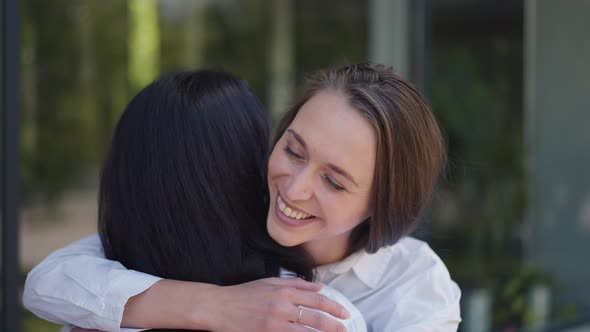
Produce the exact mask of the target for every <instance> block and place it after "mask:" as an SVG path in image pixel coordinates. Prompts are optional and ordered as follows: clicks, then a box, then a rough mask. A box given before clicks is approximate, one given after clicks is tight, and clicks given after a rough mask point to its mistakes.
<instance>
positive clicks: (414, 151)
mask: <svg viewBox="0 0 590 332" xmlns="http://www.w3.org/2000/svg"><path fill="white" fill-rule="evenodd" d="M302 91H303V93H302V95H301V97H300V99H299V100H298V102H296V103H295V105H294V106H293V107H292V108H291V109H290V110H289V111H288V112H287V113H286V115H285V116H284V118H283V119H282V121H281V123H280V124H279V127H278V131H277V136H276V139H275V141H274V145H273V150H272V153H271V156H270V158H269V162H268V176H267V179H268V189H269V193H270V199H269V203H270V204H269V209H268V214H267V220H266V229H267V230H268V234H269V235H270V237H271V238H272V239H273V240H275V241H276V242H278V243H279V244H281V245H283V246H285V247H296V246H301V247H303V248H304V249H305V254H307V255H309V256H310V258H311V259H312V262H313V265H314V267H315V276H316V280H317V281H320V282H322V283H324V284H326V285H328V286H332V287H333V288H335V289H336V290H338V291H340V292H341V293H342V294H343V295H345V296H346V297H347V298H348V299H349V300H350V301H351V302H352V303H353V304H354V305H356V307H357V308H358V309H359V311H360V312H361V313H362V315H363V316H364V318H365V321H366V322H367V330H368V331H373V332H377V331H399V332H401V331H440V332H442V331H445V332H446V331H455V330H456V329H457V327H458V324H459V322H460V320H461V318H460V313H459V298H460V291H459V289H458V287H457V285H456V284H455V283H454V282H453V281H452V280H451V278H450V276H449V273H448V271H447V269H446V267H445V265H444V264H443V263H442V261H441V260H440V259H439V258H438V256H437V255H436V254H435V253H434V252H433V251H432V250H431V249H430V247H429V246H428V245H427V244H426V243H424V242H422V241H419V240H416V239H413V238H411V237H409V236H408V235H409V234H410V233H411V232H412V231H413V230H414V229H415V227H416V226H417V225H418V223H419V222H420V219H421V218H420V217H421V213H422V211H423V210H424V208H425V206H426V204H427V203H428V201H429V200H430V197H431V194H432V191H433V188H434V186H435V183H436V181H437V178H438V176H439V173H440V172H441V169H442V168H443V166H444V162H445V156H446V154H445V145H444V141H443V139H442V135H441V132H440V129H439V127H438V125H437V123H436V120H435V118H434V115H433V114H432V112H431V111H430V108H429V106H428V104H427V102H426V100H425V99H424V97H423V96H422V95H421V94H420V92H418V91H417V90H416V89H415V88H414V87H413V86H412V85H411V84H410V83H408V82H406V81H404V80H403V79H401V78H400V77H398V76H397V75H395V74H394V73H393V70H392V69H391V68H389V67H385V66H381V65H371V64H358V65H348V66H344V67H341V68H336V69H329V70H325V71H321V72H319V73H317V74H316V75H313V76H312V77H311V78H310V79H309V80H308V81H307V83H306V84H305V85H304V86H303V90H302ZM242 144H243V143H242ZM232 166H234V167H235V165H232ZM224 175H225V174H224ZM240 189H243V188H240ZM195 222H196V221H195ZM262 222H264V220H262ZM203 241H205V239H204V240H203ZM85 245H86V247H89V248H90V249H91V250H89V248H84V245H82V244H81V243H78V244H77V245H76V244H74V245H72V246H71V247H68V248H65V249H64V250H62V251H61V252H60V253H56V254H53V255H52V256H50V258H48V259H47V260H46V261H44V262H42V263H41V264H40V266H39V267H37V268H36V269H35V270H33V271H32V272H31V274H30V275H29V278H28V281H27V285H26V289H25V300H26V301H25V303H26V304H27V305H28V308H29V309H31V310H33V311H35V312H37V313H38V314H39V315H45V316H51V315H59V319H61V320H63V321H66V322H69V323H73V324H76V323H86V317H87V316H92V318H93V320H95V321H96V322H99V323H101V324H97V325H95V326H99V327H102V326H109V327H111V328H112V327H113V322H114V324H115V328H118V326H119V325H121V324H122V325H123V326H144V327H161V328H169V327H177V328H184V329H195V328H200V329H206V330H215V331H279V330H280V331H301V330H300V328H301V327H300V326H299V325H297V324H293V323H303V324H305V325H311V323H315V325H314V327H315V328H317V329H318V330H322V331H341V330H338V329H337V325H331V326H332V328H331V327H330V326H329V325H328V323H327V320H325V321H320V320H321V319H325V316H323V315H319V314H318V313H317V311H314V310H312V309H324V310H327V311H330V310H331V311H330V312H331V313H332V314H334V315H338V314H339V313H340V314H341V315H340V316H346V315H342V312H339V311H338V310H335V308H334V307H330V306H325V304H326V302H325V301H326V300H323V297H317V294H315V293H313V292H310V291H312V290H313V289H314V288H313V287H311V286H310V285H309V284H304V283H296V282H295V281H293V280H290V281H289V282H287V281H286V280H280V281H277V280H275V279H261V280H257V281H253V282H249V283H244V284H240V285H236V286H224V287H218V286H212V285H207V284H202V283H190V282H188V283H180V284H179V283H175V282H173V281H171V280H158V279H157V278H153V277H151V276H146V275H137V274H134V273H133V271H127V270H125V269H122V268H121V267H120V266H117V265H116V264H117V263H116V262H111V261H108V260H105V259H104V257H100V254H96V251H100V248H96V244H89V243H85ZM295 249H297V248H295ZM76 256H82V257H83V258H84V259H83V265H82V264H81V263H76V261H75V257H76ZM97 256H98V257H97ZM89 257H91V258H92V260H89ZM80 262H82V261H80ZM92 266H95V267H96V268H94V267H92ZM98 267H100V268H98ZM105 268H106V269H107V271H105ZM196 268H197V269H206V268H207V267H206V266H198V267H196ZM78 269H85V270H86V271H88V269H92V270H96V271H94V272H96V273H86V274H85V275H84V276H83V277H80V276H78V275H76V276H75V277H74V278H72V277H71V276H69V275H68V273H67V272H62V271H76V270H78ZM43 271H52V272H53V274H52V275H51V276H46V275H45V274H44V273H43ZM55 271H58V272H57V273H55ZM99 272H100V273H99ZM100 275H106V276H107V277H100ZM115 275H120V276H122V278H123V279H124V280H126V282H119V280H118V278H116V277H114V276H115ZM150 278H151V279H150ZM71 280H75V282H72V281H71ZM85 285H94V286H93V287H84V286H85ZM96 285H99V287H98V288H99V289H106V290H108V291H107V292H106V293H109V294H112V295H111V296H108V294H107V295H105V292H98V294H96V293H93V294H90V295H88V294H87V291H86V290H87V289H96V288H97V287H96ZM137 285H143V286H141V287H140V286H137ZM48 286H51V287H49V288H50V289H49V290H48ZM81 286H82V287H81ZM150 286H151V287H150ZM64 287H67V291H66V288H64ZM41 288H42V289H41ZM56 289H57V290H59V289H62V290H64V293H67V296H64V295H63V294H60V292H59V291H55V290H56ZM75 289H79V291H78V290H75ZM74 290H75V291H74ZM316 290H317V289H316ZM73 293H76V295H78V293H79V298H80V299H81V301H76V299H75V296H72V294H73ZM40 294H43V295H40ZM115 294H116V295H115ZM171 294H176V295H177V296H171ZM313 295H315V296H313ZM114 297H116V299H114ZM56 299H59V300H56ZM117 300H118V301H117ZM56 302H59V304H57V303H56ZM74 302H75V303H74ZM81 302H83V303H85V307H84V310H86V311H85V315H74V314H72V312H75V311H76V308H77V304H76V303H81ZM322 304H323V305H324V306H322ZM88 307H92V308H94V307H96V308H95V309H92V310H94V311H92V312H90V313H89V312H88V311H89V310H88V309H87V308H88ZM105 307H106V308H105ZM105 309H106V310H109V313H111V316H110V317H112V313H115V314H116V316H115V318H111V319H110V320H109V321H108V323H107V322H103V321H105V319H104V318H103V317H104V316H105V312H104V310H105ZM163 309H165V310H164V311H165V312H166V314H164V315H163V314H162V312H163ZM78 312H80V310H79V308H78ZM101 315H102V316H101ZM80 317H84V320H82V319H80ZM314 317H316V318H317V317H319V319H320V320H318V319H316V318H314ZM101 320H102V321H101ZM109 324H110V325H109ZM175 324H176V325H175ZM179 324H180V325H181V326H178V325H179Z"/></svg>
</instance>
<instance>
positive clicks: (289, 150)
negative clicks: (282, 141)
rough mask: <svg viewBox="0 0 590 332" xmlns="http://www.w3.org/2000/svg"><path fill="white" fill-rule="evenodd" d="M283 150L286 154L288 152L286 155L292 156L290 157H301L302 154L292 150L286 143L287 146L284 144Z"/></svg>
mask: <svg viewBox="0 0 590 332" xmlns="http://www.w3.org/2000/svg"><path fill="white" fill-rule="evenodd" d="M285 152H287V154H288V155H290V156H292V157H294V158H297V159H303V156H302V155H300V154H299V153H297V152H295V151H293V150H292V149H291V147H290V146H288V145H287V146H285Z"/></svg>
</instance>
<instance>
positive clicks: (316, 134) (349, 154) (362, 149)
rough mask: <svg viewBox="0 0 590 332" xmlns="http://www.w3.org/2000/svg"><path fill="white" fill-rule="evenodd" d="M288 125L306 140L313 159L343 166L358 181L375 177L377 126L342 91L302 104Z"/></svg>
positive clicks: (321, 94)
mask: <svg viewBox="0 0 590 332" xmlns="http://www.w3.org/2000/svg"><path fill="white" fill-rule="evenodd" d="M289 127H290V128H291V129H293V130H295V131H296V132H297V133H298V134H299V135H300V136H301V137H302V138H303V139H304V140H305V143H306V145H307V150H308V153H310V154H311V156H310V159H314V160H315V161H317V162H321V163H331V164H334V165H336V166H338V167H340V168H343V169H344V170H345V171H347V172H349V173H350V174H351V175H352V176H353V177H354V178H355V179H357V181H361V179H362V181H364V182H366V181H369V182H370V181H371V180H372V178H373V172H374V166H375V151H376V138H375V136H376V135H375V132H374V129H373V127H372V125H371V124H370V123H369V121H368V120H367V119H366V118H365V117H364V116H363V115H362V114H361V113H360V112H359V111H357V110H355V109H354V108H353V107H352V106H350V104H349V102H348V98H347V97H346V96H344V95H343V94H342V93H339V92H334V91H324V92H320V93H318V94H317V95H315V96H314V97H312V98H311V99H309V100H308V101H307V102H306V103H305V104H304V105H303V106H302V107H301V110H300V111H299V113H298V114H297V116H296V117H295V119H294V120H293V122H292V123H291V125H290V126H289ZM287 135H289V134H287ZM367 179H368V180H367ZM359 184H360V183H359Z"/></svg>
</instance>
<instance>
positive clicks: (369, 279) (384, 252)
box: [320, 247, 392, 288]
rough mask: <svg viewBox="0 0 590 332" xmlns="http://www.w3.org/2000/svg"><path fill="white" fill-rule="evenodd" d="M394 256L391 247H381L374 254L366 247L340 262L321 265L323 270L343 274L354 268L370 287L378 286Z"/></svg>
mask: <svg viewBox="0 0 590 332" xmlns="http://www.w3.org/2000/svg"><path fill="white" fill-rule="evenodd" d="M391 256H392V250H390V248H389V247H385V248H381V249H380V250H378V251H377V252H376V253H374V254H369V253H367V252H366V251H365V250H364V249H363V250H359V251H357V252H356V253H354V254H352V255H350V256H348V257H346V258H345V259H343V260H342V261H340V262H336V263H332V264H327V265H323V266H320V269H321V270H327V271H329V272H330V273H334V274H342V273H345V272H347V271H349V270H351V269H352V271H353V272H354V273H355V274H356V276H357V278H359V280H361V281H362V282H363V283H364V284H365V285H367V286H368V287H370V288H376V287H377V286H378V284H379V281H380V280H381V279H382V277H383V274H384V273H385V270H386V268H387V266H388V263H389V261H390V259H391Z"/></svg>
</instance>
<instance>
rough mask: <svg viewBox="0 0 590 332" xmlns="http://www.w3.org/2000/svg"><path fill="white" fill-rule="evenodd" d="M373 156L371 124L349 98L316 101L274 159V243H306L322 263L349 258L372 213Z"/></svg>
mask: <svg viewBox="0 0 590 332" xmlns="http://www.w3.org/2000/svg"><path fill="white" fill-rule="evenodd" d="M375 151H376V140H375V133H374V130H373V128H372V126H371V124H370V123H369V122H368V120H367V119H365V118H364V117H363V116H362V115H361V114H360V113H359V112H358V111H356V110H355V109H353V108H352V107H351V106H350V105H349V104H348V101H347V98H346V97H345V96H344V95H342V94H341V93H338V92H333V91H323V92H320V93H318V94H316V95H315V96H314V97H312V98H311V99H310V100H309V101H308V102H306V103H305V104H304V105H303V107H302V108H301V110H300V111H299V113H298V114H297V116H296V117H295V119H294V120H293V122H292V123H291V125H290V126H289V128H288V129H287V130H286V132H285V133H284V134H283V136H282V137H281V139H280V140H279V141H278V143H277V144H276V146H275V147H274V149H273V151H272V153H271V155H270V160H269V165H268V166H269V167H268V183H269V189H270V198H271V203H270V210H269V213H268V219H267V229H268V232H269V234H270V236H271V237H272V238H273V239H275V240H276V241H277V242H279V243H280V244H282V245H284V246H294V245H298V244H304V247H305V248H306V249H307V251H308V252H309V253H310V254H311V255H312V256H313V258H314V260H315V262H316V263H317V264H327V263H331V262H334V261H338V260H340V259H342V258H344V255H345V252H346V250H347V247H348V240H349V237H350V232H351V231H352V229H353V228H354V227H355V226H357V225H358V224H360V223H361V222H362V221H363V220H365V219H366V218H367V217H368V216H369V214H370V211H369V202H370V196H371V188H372V181H373V174H374V169H375Z"/></svg>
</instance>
